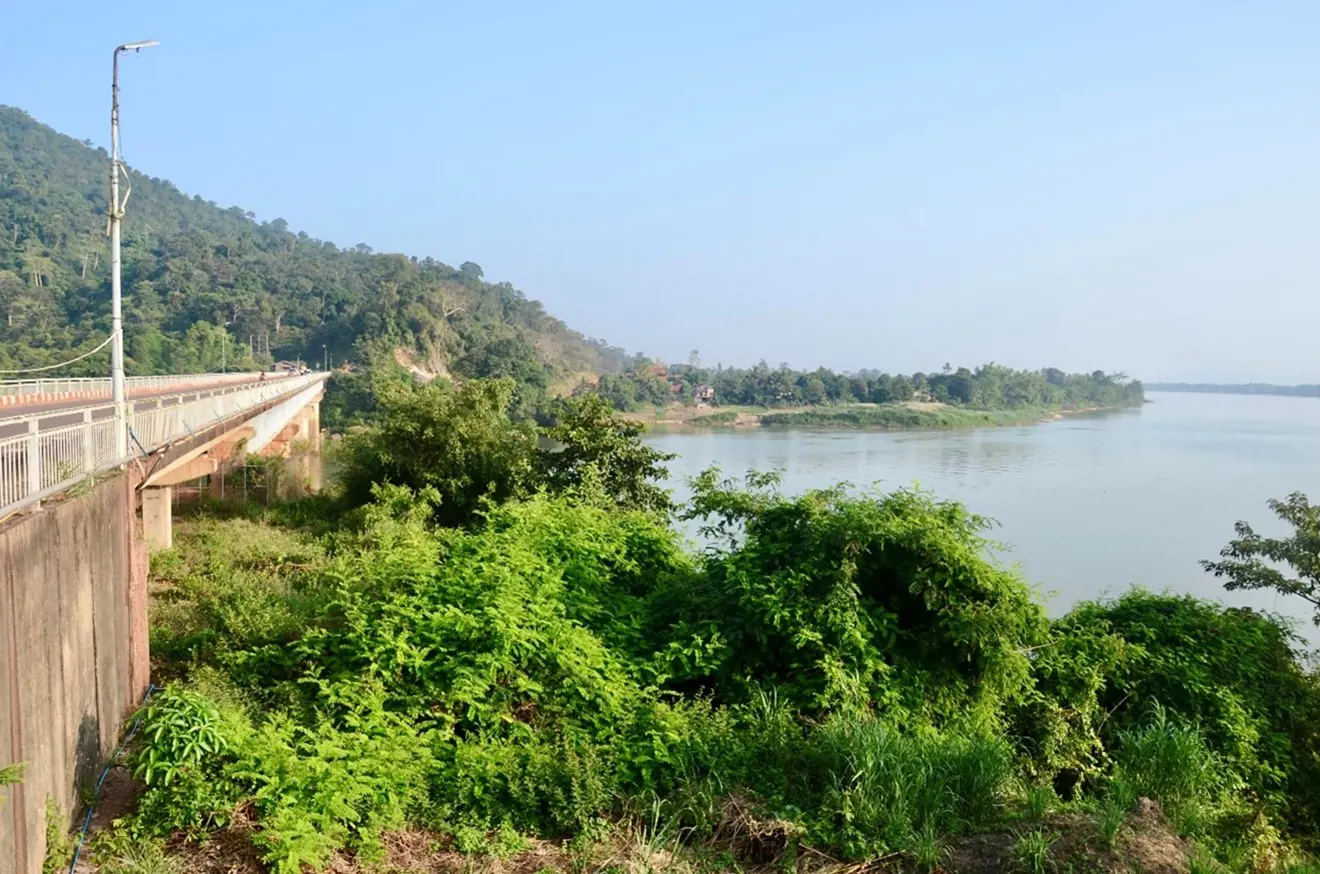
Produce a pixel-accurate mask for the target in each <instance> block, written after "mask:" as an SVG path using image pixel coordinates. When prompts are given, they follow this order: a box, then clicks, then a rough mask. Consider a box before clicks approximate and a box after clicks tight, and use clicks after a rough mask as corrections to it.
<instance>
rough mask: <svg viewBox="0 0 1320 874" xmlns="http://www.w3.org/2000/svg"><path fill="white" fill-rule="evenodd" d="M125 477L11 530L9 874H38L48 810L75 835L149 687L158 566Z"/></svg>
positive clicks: (4, 863) (0, 538) (6, 754)
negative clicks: (15, 770)
mask: <svg viewBox="0 0 1320 874" xmlns="http://www.w3.org/2000/svg"><path fill="white" fill-rule="evenodd" d="M135 480H136V477H135V476H134V475H133V474H124V475H119V476H116V477H114V478H113V479H110V480H108V481H105V482H102V483H100V484H99V485H96V486H94V487H93V488H92V489H91V490H90V491H89V492H88V493H87V494H85V495H81V496H77V497H73V496H69V497H67V498H66V499H65V500H63V501H59V502H52V503H50V504H48V505H47V506H45V507H43V508H42V509H41V510H39V511H38V512H35V513H31V514H29V515H26V516H23V517H21V518H18V519H16V520H14V521H13V522H12V523H10V524H9V525H7V526H3V527H0V701H2V702H3V703H4V706H3V707H0V714H3V716H0V765H5V764H10V763H12V762H23V763H24V764H25V766H26V767H25V775H24V779H23V782H22V783H21V784H17V785H14V786H10V787H6V788H5V789H0V799H3V806H0V874H11V872H12V874H37V872H40V871H41V863H42V859H43V857H44V855H45V827H46V813H45V808H46V799H47V798H48V797H49V798H53V799H54V800H55V802H56V803H57V804H58V805H59V807H60V810H61V811H62V813H63V816H64V817H65V821H64V822H62V823H61V826H63V827H67V826H69V825H70V824H71V821H72V817H73V815H74V813H75V811H76V809H77V808H78V806H79V804H80V796H79V790H80V789H81V788H83V787H88V786H90V785H92V784H93V783H94V781H95V779H96V777H97V776H98V775H99V772H100V767H101V765H102V763H103V762H104V760H105V759H106V758H107V757H108V756H109V755H111V754H112V753H113V752H114V749H115V747H116V745H117V743H118V739H119V736H120V733H121V731H122V729H123V725H124V719H125V717H126V716H127V715H128V714H129V713H131V712H132V710H133V709H134V708H135V707H136V706H137V704H138V703H139V702H140V701H141V700H142V696H143V694H144V693H145V691H146V686H147V677H148V671H149V667H148V652H147V617H146V560H145V550H144V549H143V547H142V544H141V539H140V537H139V535H138V533H137V526H136V522H135V517H136V509H137V506H136V505H137V493H136V491H135V488H134V486H135Z"/></svg>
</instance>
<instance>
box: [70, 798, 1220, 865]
mask: <svg viewBox="0 0 1320 874" xmlns="http://www.w3.org/2000/svg"><path fill="white" fill-rule="evenodd" d="M107 786H108V787H113V793H114V794H113V798H111V797H107V798H106V799H105V801H106V803H105V805H104V807H102V808H98V812H97V816H96V818H95V820H94V827H93V828H94V831H99V830H100V829H103V828H106V827H108V826H109V825H110V823H111V822H112V821H113V820H114V819H115V818H116V817H118V816H122V815H123V814H124V813H127V812H128V809H129V808H130V807H131V803H132V794H133V793H132V791H131V790H132V783H131V781H130V780H128V778H127V775H124V774H121V775H120V776H119V777H117V778H113V780H112V781H108V782H107ZM749 810H750V807H749V806H748V805H746V804H743V803H740V801H739V799H737V798H736V797H732V798H730V799H729V800H728V801H726V804H725V812H724V817H723V820H722V822H721V825H720V826H719V828H718V829H717V830H716V833H715V834H714V835H713V836H712V837H711V838H710V839H709V840H708V841H706V842H704V843H702V844H701V845H699V846H695V847H694V846H686V845H680V844H679V843H677V842H671V841H663V840H662V841H657V840H653V839H650V838H648V837H647V836H646V835H645V834H644V833H643V832H641V831H634V832H627V831H622V833H620V834H616V835H615V836H614V837H612V838H611V839H610V840H609V841H608V842H605V843H601V844H598V845H596V846H594V847H592V848H591V849H589V850H586V851H581V850H574V849H573V848H572V847H570V846H569V845H568V844H566V843H562V842H556V841H531V842H529V843H528V845H527V847H526V848H525V849H523V850H522V851H520V852H517V853H515V854H514V855H512V856H509V857H506V858H499V857H495V856H485V855H476V856H474V855H471V854H465V853H461V852H458V851H457V850H455V849H454V848H453V847H452V845H451V844H450V842H449V841H448V840H447V839H444V838H441V837H439V836H437V835H435V834H432V833H429V832H426V831H422V830H418V829H406V830H400V831H393V832H389V833H387V834H385V835H384V837H383V844H384V857H383V858H381V859H377V860H372V861H370V862H367V861H363V860H359V859H357V858H355V857H354V856H353V855H352V854H351V853H347V852H343V853H339V854H337V855H336V856H335V857H334V858H333V859H332V860H331V861H330V864H329V866H328V867H327V868H326V871H328V872H331V874H382V872H388V874H535V872H555V874H603V872H618V874H656V872H662V871H663V872H667V874H718V872H722V871H729V872H734V871H736V872H739V874H784V872H785V871H786V870H787V869H788V868H789V867H792V868H795V869H796V870H797V872H799V874H869V872H894V874H915V872H917V871H918V870H919V869H918V867H917V866H916V864H915V863H914V861H913V860H912V859H911V858H909V857H907V856H905V855H903V854H893V855H891V856H886V857H883V858H877V859H872V860H868V861H863V862H844V861H841V860H838V859H835V858H832V857H831V856H829V855H828V854H826V853H822V852H819V851H816V850H813V849H811V848H809V847H805V846H801V845H799V846H798V847H797V849H796V853H795V858H794V857H792V856H788V855H787V853H788V852H789V847H790V846H791V845H792V841H793V838H794V837H795V835H794V830H793V827H792V826H791V825H790V824H788V823H784V822H781V821H778V820H768V821H767V820H763V819H758V818H757V817H756V816H755V815H753V814H751V813H750V812H749ZM256 828H258V826H257V824H256V823H255V821H254V820H253V818H252V816H251V812H250V811H248V810H244V809H241V808H240V809H239V810H237V811H235V813H234V816H233V818H232V820H231V822H230V823H229V825H228V826H226V827H225V828H224V829H221V830H220V831H218V832H216V833H214V834H212V835H211V836H210V837H208V838H207V840H205V841H204V842H201V843H196V842H191V841H185V840H182V839H175V840H172V841H170V842H169V844H168V853H169V856H170V857H171V858H172V859H173V860H174V862H175V863H176V865H177V871H179V872H187V874H266V872H267V870H268V869H267V867H266V866H265V865H264V864H263V863H262V861H261V854H260V852H259V851H258V850H257V849H256V848H255V847H254V846H253V843H252V833H253V831H254V830H255V829H256ZM1030 831H1041V832H1044V833H1045V834H1046V835H1048V836H1049V838H1050V843H1049V861H1048V868H1049V870H1052V871H1071V872H1076V874H1131V872H1142V874H1188V872H1189V871H1190V869H1191V859H1192V855H1193V851H1194V847H1193V846H1192V845H1191V844H1190V843H1189V842H1187V841H1184V840H1183V839H1182V838H1180V837H1178V836H1177V835H1176V834H1175V833H1174V832H1173V830H1172V829H1171V828H1170V826H1169V823H1168V821H1167V820H1166V819H1165V817H1164V814H1163V813H1162V811H1161V810H1160V808H1159V805H1157V804H1155V803H1154V802H1152V801H1149V800H1147V799H1144V798H1143V799H1140V800H1139V801H1138V802H1137V804H1136V805H1135V806H1134V808H1133V809H1132V811H1131V812H1130V813H1129V815H1128V817H1127V819H1126V821H1125V822H1124V824H1123V826H1122V829H1121V830H1120V832H1119V834H1118V837H1117V839H1116V840H1115V842H1114V844H1113V845H1112V846H1107V845H1106V843H1105V841H1104V840H1103V838H1102V837H1101V834H1100V831H1099V828H1098V827H1097V825H1096V822H1095V820H1094V819H1093V818H1091V817H1090V816H1087V815H1085V814H1080V813H1063V814H1057V815H1053V816H1050V817H1048V818H1046V819H1045V820H1044V821H1043V822H1040V823H1035V824H1025V823H1024V824H1021V825H1018V826H1016V827H1014V828H1009V829H1004V830H1001V831H996V832H991V833H987V834H982V835H976V836H973V837H968V838H960V839H957V840H955V841H953V842H952V843H950V844H949V845H947V846H946V847H945V851H944V854H943V861H942V862H941V864H940V865H939V867H938V868H937V869H936V870H937V871H938V872H943V874H1012V872H1017V871H1019V870H1021V867H1022V866H1021V863H1020V862H1019V861H1018V860H1017V859H1016V858H1015V853H1014V850H1015V847H1016V846H1017V844H1018V841H1019V840H1020V839H1021V837H1022V835H1024V834H1026V833H1027V832H1030ZM87 858H88V856H87V854H85V855H84V857H83V861H82V862H80V864H79V866H78V871H79V872H80V874H97V872H98V868H97V866H96V865H94V864H93V863H91V862H90V861H87Z"/></svg>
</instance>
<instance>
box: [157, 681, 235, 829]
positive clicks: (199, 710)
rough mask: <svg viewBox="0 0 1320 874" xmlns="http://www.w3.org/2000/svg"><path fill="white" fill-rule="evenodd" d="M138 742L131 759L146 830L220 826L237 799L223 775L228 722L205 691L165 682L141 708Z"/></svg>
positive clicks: (230, 744)
mask: <svg viewBox="0 0 1320 874" xmlns="http://www.w3.org/2000/svg"><path fill="white" fill-rule="evenodd" d="M142 738H143V740H142V745H141V746H140V748H139V749H138V750H137V752H136V753H135V754H134V756H133V757H132V760H131V765H132V771H133V776H134V777H135V778H137V779H139V780H141V781H142V782H143V783H144V784H145V785H146V789H145V791H144V792H143V794H142V797H141V799H140V801H139V803H138V811H139V823H140V824H141V825H142V829H143V831H144V832H145V833H146V834H148V835H165V834H168V833H169V832H171V831H174V830H176V829H180V830H184V831H191V832H198V831H201V830H205V829H207V828H210V827H212V826H214V825H222V824H223V823H224V822H225V820H226V818H227V814H228V812H229V810H230V809H231V808H232V807H233V805H234V803H235V802H236V801H237V800H238V797H239V793H238V789H237V787H236V786H235V785H234V784H233V783H232V781H230V780H229V779H228V777H227V776H226V773H225V772H226V769H227V767H228V766H229V764H230V763H231V762H232V761H233V759H234V745H235V738H234V736H233V728H232V725H231V724H229V723H227V722H226V720H225V718H224V717H223V716H222V715H221V713H220V709H219V708H218V707H217V706H216V704H215V703H214V702H213V701H211V700H210V699H209V698H207V697H206V696H204V695H202V694H201V693H199V692H196V691H193V690H191V689H186V688H181V687H178V686H172V687H167V688H166V689H164V690H162V691H161V692H160V694H158V695H157V696H156V697H155V698H154V699H153V700H152V702H151V703H150V704H149V705H148V706H147V707H146V708H145V709H144V710H143V712H142Z"/></svg>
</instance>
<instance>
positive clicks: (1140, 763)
mask: <svg viewBox="0 0 1320 874" xmlns="http://www.w3.org/2000/svg"><path fill="white" fill-rule="evenodd" d="M1114 761H1115V763H1116V764H1117V766H1118V774H1119V782H1121V783H1122V784H1125V785H1126V787H1128V790H1127V792H1126V793H1125V794H1127V795H1130V796H1132V797H1136V796H1145V797H1147V798H1152V799H1154V800H1156V801H1158V802H1159V803H1160V804H1161V805H1163V806H1164V807H1165V808H1166V809H1167V810H1169V811H1170V812H1175V811H1177V810H1178V809H1179V808H1184V807H1188V806H1195V805H1197V804H1200V803H1206V802H1208V801H1210V799H1211V796H1212V795H1213V794H1214V792H1215V790H1216V789H1218V788H1220V787H1221V785H1222V783H1223V782H1224V778H1225V768H1224V765H1223V763H1222V762H1221V761H1220V760H1219V758H1218V757H1217V756H1216V755H1215V754H1214V753H1213V752H1211V751H1210V749H1209V748H1208V747H1207V746H1206V742H1205V738H1204V737H1203V736H1202V735H1201V732H1200V731H1198V730H1197V729H1196V728H1194V727H1192V726H1190V725H1186V724H1181V723H1177V722H1175V721H1173V720H1172V719H1170V718H1169V715H1168V713H1167V712H1166V711H1165V709H1164V708H1163V707H1161V706H1159V705H1158V704H1155V705H1153V706H1152V708H1151V715H1150V719H1149V721H1148V722H1147V723H1146V724H1145V725H1142V726H1140V727H1138V728H1134V729H1128V730H1126V731H1122V732H1119V734H1118V744H1117V748H1116V750H1115V752H1114Z"/></svg>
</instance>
